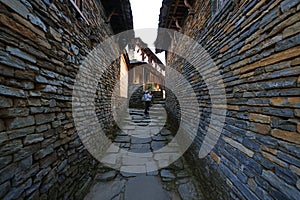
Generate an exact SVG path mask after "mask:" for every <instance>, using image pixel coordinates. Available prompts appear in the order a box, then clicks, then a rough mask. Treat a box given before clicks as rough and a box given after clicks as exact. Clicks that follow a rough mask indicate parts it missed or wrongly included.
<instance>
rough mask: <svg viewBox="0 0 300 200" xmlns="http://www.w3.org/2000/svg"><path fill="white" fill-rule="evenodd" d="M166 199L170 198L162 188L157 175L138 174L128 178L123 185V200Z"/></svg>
mask: <svg viewBox="0 0 300 200" xmlns="http://www.w3.org/2000/svg"><path fill="white" fill-rule="evenodd" d="M154 199H155V200H166V199H170V197H169V195H168V193H167V192H166V191H165V190H163V188H162V187H161V183H160V180H159V178H158V177H154V176H138V177H135V178H132V179H130V180H129V181H128V182H127V183H126V186H125V200H154Z"/></svg>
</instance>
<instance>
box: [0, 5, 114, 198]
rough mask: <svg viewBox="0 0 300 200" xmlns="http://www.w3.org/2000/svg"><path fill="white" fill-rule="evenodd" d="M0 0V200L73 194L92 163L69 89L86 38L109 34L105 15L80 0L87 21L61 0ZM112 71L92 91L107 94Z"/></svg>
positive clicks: (85, 181) (84, 184) (87, 178)
mask: <svg viewBox="0 0 300 200" xmlns="http://www.w3.org/2000/svg"><path fill="white" fill-rule="evenodd" d="M0 2H1V3H0V10H1V13H0V24H1V25H0V29H1V33H0V116H1V119H0V199H25V198H26V199H80V198H82V194H84V190H85V189H86V188H88V185H89V183H90V182H91V180H92V177H93V174H94V168H95V167H96V166H97V162H96V161H95V160H94V159H93V158H92V157H91V155H90V154H89V153H88V152H87V150H86V149H85V147H84V146H83V145H82V143H81V141H80V139H79V137H78V134H77V132H76V129H75V127H74V121H73V119H72V112H71V111H72V104H71V101H72V89H73V85H74V82H75V78H76V73H77V71H78V68H79V65H80V63H82V61H83V60H84V58H85V56H86V55H87V54H88V53H89V52H90V51H91V50H92V49H93V42H97V41H98V42H99V41H102V40H104V38H105V37H107V36H109V35H111V34H112V31H111V27H110V25H108V24H106V23H104V21H105V19H106V17H105V12H104V10H103V8H102V6H101V5H100V1H98V0H91V1H85V2H86V3H85V6H84V8H83V11H82V12H83V13H84V14H85V16H86V19H87V21H88V22H87V21H86V20H84V19H82V18H81V15H80V14H79V13H78V11H76V10H75V8H74V6H73V5H72V4H71V2H70V1H69V0H60V1H56V0H31V1H27V0H22V1H20V0H1V1H0ZM118 72H119V71H118V69H117V66H116V65H114V66H112V67H111V68H110V71H108V72H107V76H109V77H108V79H107V80H108V81H103V82H100V84H99V91H98V94H103V95H106V96H105V97H104V98H110V96H111V94H110V93H111V91H112V88H110V87H112V86H113V83H114V81H115V80H116V79H117V76H118ZM104 79H105V78H104ZM95 93H96V91H95ZM100 96H101V95H100ZM98 106H99V107H98V108H99V109H98V111H97V113H98V116H99V120H100V121H106V122H111V120H108V119H109V117H110V116H109V114H108V113H110V110H109V106H107V105H103V103H102V104H101V103H99V104H98ZM101 106H102V107H101ZM104 123H105V122H104ZM107 127H109V126H107Z"/></svg>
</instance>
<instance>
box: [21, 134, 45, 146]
mask: <svg viewBox="0 0 300 200" xmlns="http://www.w3.org/2000/svg"><path fill="white" fill-rule="evenodd" d="M43 140H44V137H43V135H42V134H30V135H27V136H26V137H25V139H24V145H30V144H34V143H38V142H41V141H43Z"/></svg>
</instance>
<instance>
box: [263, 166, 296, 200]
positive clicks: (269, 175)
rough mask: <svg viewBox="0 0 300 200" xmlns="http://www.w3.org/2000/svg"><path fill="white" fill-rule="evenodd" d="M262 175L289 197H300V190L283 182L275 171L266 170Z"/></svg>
mask: <svg viewBox="0 0 300 200" xmlns="http://www.w3.org/2000/svg"><path fill="white" fill-rule="evenodd" d="M262 176H263V177H264V178H266V179H267V180H269V181H270V183H271V185H272V186H273V187H275V188H276V189H278V190H279V191H280V192H282V193H283V194H285V195H286V196H287V197H288V198H291V199H297V197H299V195H300V192H299V191H298V190H297V189H295V188H293V187H291V186H290V185H288V184H286V183H285V182H283V181H282V180H281V179H280V178H278V177H277V176H276V175H275V174H274V173H273V172H271V171H265V170H264V171H263V173H262Z"/></svg>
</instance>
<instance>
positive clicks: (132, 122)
mask: <svg viewBox="0 0 300 200" xmlns="http://www.w3.org/2000/svg"><path fill="white" fill-rule="evenodd" d="M127 111H128V113H127V117H125V118H124V120H123V122H121V123H122V125H121V126H120V127H121V130H120V131H118V133H117V134H116V138H115V139H114V142H113V146H112V148H110V150H111V154H109V155H108V156H107V160H105V159H104V160H105V161H106V162H109V163H110V164H112V165H115V166H118V165H119V166H121V168H120V170H114V169H111V168H108V167H105V166H100V167H99V168H98V169H97V170H98V172H99V174H98V175H97V176H96V178H95V183H94V185H93V186H92V187H91V189H90V192H89V193H88V195H87V196H86V197H85V200H100V199H101V200H102V199H103V200H104V199H105V200H140V199H144V200H153V199H155V200H167V199H172V200H173V199H174V200H180V199H182V200H200V199H203V197H202V194H201V192H200V191H199V189H198V188H199V187H198V185H197V184H199V183H198V182H197V181H196V179H194V176H193V174H192V171H191V170H190V166H189V165H188V163H187V162H186V161H185V159H184V158H183V157H180V158H179V159H178V160H176V161H175V162H174V163H173V164H171V165H170V166H168V167H166V168H162V169H160V167H161V166H159V165H160V164H163V163H162V162H164V163H169V162H170V161H169V160H163V161H162V160H161V159H162V157H165V158H166V159H167V158H168V157H167V156H165V155H163V154H161V153H154V152H155V151H157V150H159V149H161V148H162V147H164V146H165V145H167V144H168V143H169V142H170V141H171V140H172V139H173V134H172V131H171V130H170V128H169V126H170V125H168V124H167V114H166V111H165V108H164V101H162V100H155V101H154V104H153V106H152V107H151V108H150V115H149V117H145V116H144V110H142V109H133V108H132V109H128V110H127ZM114 145H116V146H119V147H120V148H121V149H125V150H127V151H130V152H135V153H149V154H146V155H145V154H142V155H141V156H139V157H138V158H137V159H136V160H134V158H131V159H132V160H134V161H133V162H129V163H128V162H126V161H127V160H123V159H122V158H123V156H121V157H120V156H117V155H115V154H117V153H119V151H120V150H119V149H117V148H115V146H114ZM115 150H116V151H115ZM169 153H170V154H171V155H172V152H169ZM174 153H176V152H174ZM164 154H166V153H164ZM124 156H127V154H125V155H124ZM149 156H151V157H152V158H153V159H154V160H157V162H156V163H155V165H156V166H155V167H154V168H155V169H156V168H157V169H158V170H155V171H152V169H151V165H153V162H150V161H151V159H149V158H150V157H149ZM149 165H150V166H149ZM148 167H150V168H149V169H147V168H148ZM152 167H153V166H152ZM128 171H129V172H128ZM130 171H132V173H131V172H130ZM138 171H145V173H134V172H138Z"/></svg>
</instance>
